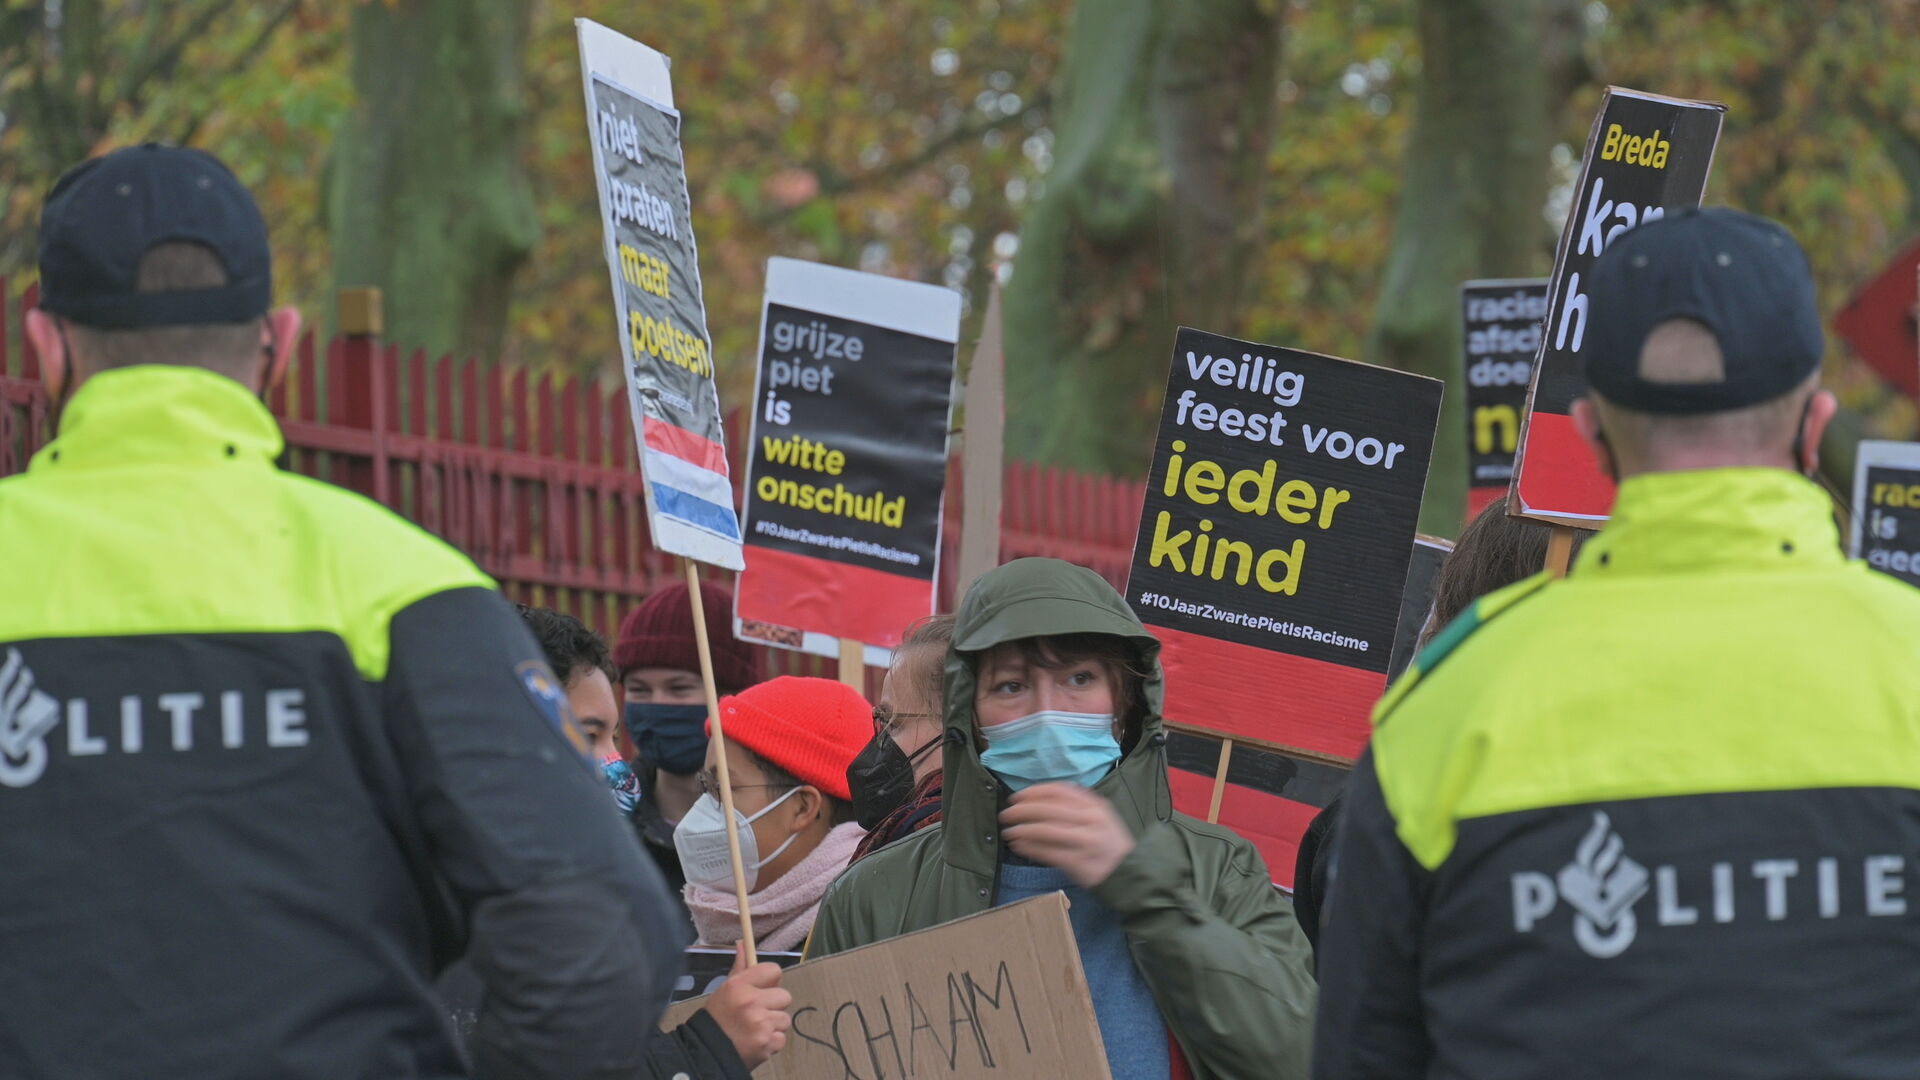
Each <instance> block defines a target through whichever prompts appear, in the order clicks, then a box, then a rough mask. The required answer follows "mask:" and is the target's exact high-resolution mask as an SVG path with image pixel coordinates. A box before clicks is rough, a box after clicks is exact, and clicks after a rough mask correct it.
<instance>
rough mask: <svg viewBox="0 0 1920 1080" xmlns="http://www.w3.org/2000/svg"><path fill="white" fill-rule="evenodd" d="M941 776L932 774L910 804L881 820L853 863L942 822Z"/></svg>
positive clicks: (917, 788) (910, 798) (909, 798)
mask: <svg viewBox="0 0 1920 1080" xmlns="http://www.w3.org/2000/svg"><path fill="white" fill-rule="evenodd" d="M940 791H941V784H940V774H939V773H937V772H932V773H928V774H927V775H926V776H924V777H922V778H921V780H920V782H919V783H918V784H915V785H914V786H913V792H912V794H910V795H908V796H907V801H906V802H903V803H901V804H900V805H899V806H896V807H894V808H893V812H892V813H890V814H888V815H887V816H886V817H883V818H881V819H880V824H878V825H875V826H874V827H873V831H872V832H870V833H868V834H867V838H866V839H865V840H862V841H860V846H859V847H858V848H856V849H854V852H853V861H854V862H859V861H860V860H861V859H864V858H866V857H867V856H869V855H871V854H873V853H874V852H876V851H879V850H880V849H881V848H883V847H886V846H887V845H888V844H891V843H893V842H894V841H895V840H898V839H900V838H901V837H903V836H911V835H913V834H914V833H917V832H919V831H920V830H921V829H924V828H926V827H927V826H929V825H932V824H934V823H936V822H938V821H939V820H940Z"/></svg>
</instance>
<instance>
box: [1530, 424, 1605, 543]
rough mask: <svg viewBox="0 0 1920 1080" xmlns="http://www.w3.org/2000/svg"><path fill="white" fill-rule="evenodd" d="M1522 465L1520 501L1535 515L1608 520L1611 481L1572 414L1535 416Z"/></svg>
mask: <svg viewBox="0 0 1920 1080" xmlns="http://www.w3.org/2000/svg"><path fill="white" fill-rule="evenodd" d="M1518 467H1519V470H1520V501H1521V502H1522V503H1524V504H1525V505H1526V508H1527V510H1528V511H1529V512H1531V513H1536V514H1585V515H1591V516H1596V517H1605V516H1606V515H1607V514H1609V513H1611V512H1612V511H1613V481H1611V480H1609V479H1607V474H1606V473H1603V472H1601V471H1600V463H1599V462H1598V461H1596V460H1594V456H1593V449H1592V448H1591V447H1589V446H1588V445H1587V443H1586V440H1585V439H1582V438H1581V437H1580V432H1579V429H1577V428H1575V427H1574V426H1573V417H1571V416H1564V415H1561V414H1560V413H1543V412H1536V413H1534V414H1533V418H1532V419H1531V420H1528V421H1527V445H1526V451H1525V453H1523V454H1522V455H1521V458H1520V462H1519V466H1518Z"/></svg>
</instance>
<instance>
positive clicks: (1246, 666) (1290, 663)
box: [1152, 626, 1393, 759]
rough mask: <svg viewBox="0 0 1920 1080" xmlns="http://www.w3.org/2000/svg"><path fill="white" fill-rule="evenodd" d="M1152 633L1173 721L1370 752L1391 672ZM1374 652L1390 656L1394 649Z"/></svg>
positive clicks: (1305, 746) (1330, 749) (1306, 745)
mask: <svg viewBox="0 0 1920 1080" xmlns="http://www.w3.org/2000/svg"><path fill="white" fill-rule="evenodd" d="M1152 630H1153V636H1154V637H1157V638H1159V639H1160V646H1161V648H1160V662H1161V664H1162V665H1163V666H1164V667H1165V668H1166V669H1167V717H1168V718H1169V719H1171V720H1173V721H1174V722H1176V723H1178V724H1180V725H1181V726H1183V727H1189V728H1198V729H1200V730H1203V731H1211V732H1214V733H1216V734H1218V735H1221V736H1223V737H1226V738H1236V737H1240V738H1249V739H1259V740H1262V741H1264V742H1269V743H1278V744H1280V745H1281V746H1291V747H1295V748H1297V749H1300V750H1310V751H1313V752H1315V753H1321V754H1333V755H1336V756H1338V757H1342V758H1348V759H1352V758H1357V757H1359V756H1360V750H1361V748H1363V747H1365V746H1366V745H1367V736H1368V735H1369V734H1371V726H1370V724H1369V722H1368V716H1369V714H1370V713H1371V712H1372V711H1373V703H1374V702H1376V701H1378V700H1380V695H1381V694H1382V693H1384V692H1385V691H1386V688H1387V676H1386V675H1385V673H1382V672H1373V671H1362V670H1360V669H1358V668H1350V667H1342V666H1341V665H1339V664H1332V663H1328V662H1327V661H1325V660H1309V659H1307V658H1306V657H1304V656H1288V655H1286V654H1284V653H1277V652H1270V651H1268V650H1266V649H1259V648H1255V647H1254V646H1252V645H1241V644H1239V643H1238V642H1233V641H1222V640H1220V639H1219V638H1210V637H1201V636H1200V635H1199V634H1189V633H1186V632H1185V631H1181V630H1169V629H1167V628H1166V627H1164V626H1156V627H1153V628H1152ZM1373 646H1374V647H1375V648H1378V649H1380V650H1381V651H1382V652H1383V653H1384V652H1386V651H1388V650H1391V649H1392V648H1393V642H1391V641H1376V642H1374V643H1373Z"/></svg>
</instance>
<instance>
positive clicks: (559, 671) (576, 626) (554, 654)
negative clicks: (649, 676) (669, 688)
mask: <svg viewBox="0 0 1920 1080" xmlns="http://www.w3.org/2000/svg"><path fill="white" fill-rule="evenodd" d="M514 608H515V609H516V610H518V611H519V612H520V618H521V619H522V620H523V621H525V622H526V624H527V629H529V630H531V631H533V637H534V640H536V641H538V642H539V643H540V651H541V652H542V653H545V654H546V657H547V666H548V667H550V668H552V669H553V673H554V674H555V675H556V676H558V677H559V679H560V681H561V683H563V684H566V685H572V683H573V680H574V679H575V678H577V677H578V676H577V675H576V674H575V673H576V672H578V671H579V670H580V669H581V668H599V669H600V670H601V671H604V672H606V673H607V679H608V681H609V682H616V683H617V682H619V681H620V676H619V674H618V673H617V672H615V671H614V669H613V654H612V653H609V652H608V651H607V643H606V642H605V641H602V640H601V638H600V635H599V634H596V633H594V632H593V631H591V630H589V629H587V624H586V623H583V622H581V621H580V620H579V619H576V618H574V617H573V616H571V615H563V614H561V613H560V612H558V611H554V610H553V609H551V608H537V607H529V606H527V605H526V604H515V605H514Z"/></svg>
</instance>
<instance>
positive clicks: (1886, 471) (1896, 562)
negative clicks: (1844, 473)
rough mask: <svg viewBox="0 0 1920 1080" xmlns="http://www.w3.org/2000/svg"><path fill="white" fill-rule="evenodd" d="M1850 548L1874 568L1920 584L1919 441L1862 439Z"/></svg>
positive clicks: (1854, 468)
mask: <svg viewBox="0 0 1920 1080" xmlns="http://www.w3.org/2000/svg"><path fill="white" fill-rule="evenodd" d="M1851 550H1852V554H1853V557H1854V558H1856V559H1862V558H1863V559H1865V560H1867V565H1868V566H1871V567H1873V568H1874V569H1875V570H1879V571H1882V572H1884V573H1888V574H1892V575H1893V576H1894V577H1897V578H1899V579H1900V580H1901V581H1904V582H1906V583H1907V584H1909V585H1920V443H1909V442H1887V441H1884V440H1880V439H1868V440H1866V441H1864V442H1862V443H1861V444H1860V450H1859V457H1858V458H1857V459H1856V460H1855V462H1854V467H1853V547H1852V549H1851Z"/></svg>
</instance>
